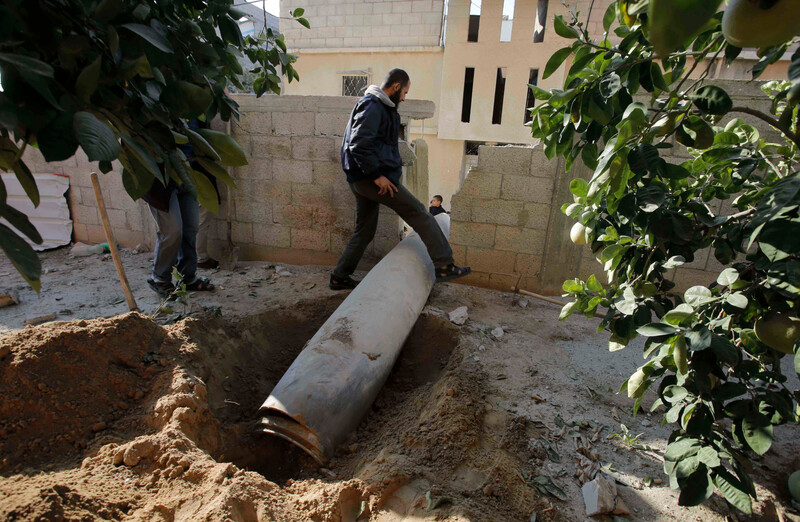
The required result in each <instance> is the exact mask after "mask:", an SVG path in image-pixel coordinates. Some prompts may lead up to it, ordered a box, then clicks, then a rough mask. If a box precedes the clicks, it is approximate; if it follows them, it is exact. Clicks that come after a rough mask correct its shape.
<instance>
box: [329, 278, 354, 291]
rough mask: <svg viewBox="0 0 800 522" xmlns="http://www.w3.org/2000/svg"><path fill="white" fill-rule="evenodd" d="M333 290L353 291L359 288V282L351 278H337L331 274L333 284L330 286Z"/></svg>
mask: <svg viewBox="0 0 800 522" xmlns="http://www.w3.org/2000/svg"><path fill="white" fill-rule="evenodd" d="M328 286H329V287H330V289H331V290H352V289H353V288H355V287H356V286H358V281H356V280H355V279H353V278H352V277H350V276H347V277H336V276H334V275H333V274H331V282H330V283H329V284H328Z"/></svg>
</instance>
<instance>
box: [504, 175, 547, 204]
mask: <svg viewBox="0 0 800 522" xmlns="http://www.w3.org/2000/svg"><path fill="white" fill-rule="evenodd" d="M500 197H501V198H502V199H508V200H515V201H527V202H531V203H550V202H551V200H552V198H553V180H551V179H546V178H534V177H530V176H513V175H510V174H506V175H504V176H503V184H502V191H501V194H500Z"/></svg>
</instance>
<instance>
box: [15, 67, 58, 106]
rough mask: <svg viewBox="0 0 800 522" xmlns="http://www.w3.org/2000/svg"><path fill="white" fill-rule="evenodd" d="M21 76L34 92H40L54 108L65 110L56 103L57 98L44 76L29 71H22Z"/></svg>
mask: <svg viewBox="0 0 800 522" xmlns="http://www.w3.org/2000/svg"><path fill="white" fill-rule="evenodd" d="M19 74H20V76H22V78H23V79H24V80H25V81H26V82H27V83H28V85H30V86H31V87H33V90H35V91H36V92H38V93H39V94H40V95H41V96H42V98H44V99H45V100H47V102H48V103H49V104H50V105H52V106H53V107H54V108H56V109H58V110H59V111H60V110H63V109H62V108H61V105H59V104H58V102H57V101H56V98H55V96H53V92H52V91H51V90H50V84H49V82H48V80H46V79H45V78H44V77H43V76H37V75H35V74H33V73H31V72H29V71H27V70H24V69H23V70H20V71H19Z"/></svg>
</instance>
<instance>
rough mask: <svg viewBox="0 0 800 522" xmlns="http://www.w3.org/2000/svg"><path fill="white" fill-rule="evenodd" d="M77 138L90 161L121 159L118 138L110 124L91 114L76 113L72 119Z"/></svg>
mask: <svg viewBox="0 0 800 522" xmlns="http://www.w3.org/2000/svg"><path fill="white" fill-rule="evenodd" d="M72 125H73V128H74V130H75V137H76V138H77V139H78V143H80V145H81V148H83V150H84V152H86V156H87V157H88V158H89V161H113V160H115V159H117V158H118V157H119V153H120V146H119V141H117V136H116V135H115V134H114V131H112V130H111V128H110V127H109V126H108V124H106V123H104V122H102V121H100V120H98V119H97V117H95V115H94V114H92V113H91V112H83V111H82V112H76V113H75V116H73V118H72Z"/></svg>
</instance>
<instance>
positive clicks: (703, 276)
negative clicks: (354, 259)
mask: <svg viewBox="0 0 800 522" xmlns="http://www.w3.org/2000/svg"><path fill="white" fill-rule="evenodd" d="M715 84H717V85H719V86H721V87H723V88H724V89H725V90H726V91H727V92H728V93H729V94H730V95H731V98H732V99H733V103H734V106H745V107H751V108H755V109H757V110H761V111H763V112H764V113H769V101H768V100H767V99H766V98H765V97H764V96H762V94H761V91H760V84H759V83H751V82H742V81H733V80H723V81H719V80H718V81H716V82H715ZM736 117H741V118H742V119H744V120H745V121H746V122H747V123H750V124H751V125H753V126H755V127H756V128H757V129H758V131H759V133H760V135H761V137H762V138H764V139H766V140H767V141H771V142H777V143H780V142H781V139H780V137H779V135H778V133H777V132H776V131H775V130H774V129H772V128H771V127H769V126H768V125H767V124H765V123H764V122H762V121H761V120H758V119H755V118H754V117H752V116H749V115H747V114H740V113H736V114H730V115H728V116H726V118H724V119H723V121H722V122H720V125H721V126H724V125H725V124H726V123H727V122H728V121H729V120H730V119H731V118H736ZM661 153H662V157H664V159H666V160H667V161H669V162H673V163H682V162H683V161H685V160H687V159H689V158H690V156H689V154H688V151H687V150H686V148H685V147H683V146H682V145H680V144H677V143H674V147H673V148H671V149H662V150H661ZM591 174H592V173H591V172H590V171H589V170H588V169H586V168H585V167H583V166H582V165H575V166H573V169H572V171H570V172H569V173H564V172H563V166H562V164H561V163H560V162H559V161H557V160H548V159H547V158H546V156H545V155H544V152H543V151H542V148H541V147H539V146H534V147H522V146H506V147H492V146H482V147H480V148H479V153H478V163H477V166H476V167H473V168H472V169H471V170H470V171H469V173H468V175H467V177H466V179H465V180H464V182H463V184H462V186H461V189H460V190H459V192H458V193H456V194H455V195H454V196H453V198H452V205H451V207H452V210H451V219H452V224H451V243H452V245H453V251H454V254H455V257H456V262H458V263H463V264H467V265H470V266H471V267H472V270H473V273H472V274H471V275H470V276H469V277H468V278H465V279H464V282H466V283H467V284H473V285H476V286H483V287H489V288H496V289H498V290H509V289H510V288H511V287H512V286H513V285H514V284H515V283H516V281H517V279H520V286H521V288H523V289H527V290H531V291H538V292H540V293H545V294H560V293H561V284H562V283H563V281H565V280H567V279H572V278H575V277H580V278H581V279H583V280H586V279H587V278H588V277H589V276H590V275H591V274H595V275H596V277H597V278H598V279H599V280H600V281H601V282H604V281H605V280H606V279H605V273H604V272H603V271H602V266H601V265H600V264H599V263H598V261H597V260H596V259H595V257H594V255H592V253H591V250H590V249H589V248H587V247H578V246H576V245H573V244H572V243H571V242H570V240H569V229H570V228H571V226H572V224H573V223H574V221H573V220H572V219H569V218H567V217H566V216H564V215H563V214H562V213H561V210H560V209H561V206H562V205H563V204H564V203H570V202H572V196H571V194H570V193H569V189H568V187H569V182H570V180H572V179H574V178H576V177H583V178H586V179H588V178H589V177H591ZM732 199H733V198H731V199H729V200H726V201H716V202H714V205H715V206H714V207H713V208H712V210H713V211H714V212H715V213H716V214H717V215H729V214H733V213H735V212H737V211H738V210H737V209H734V208H733V207H732V205H731V201H732ZM723 268H724V267H723V265H722V264H721V263H720V262H719V261H717V259H716V258H715V257H714V254H713V252H712V251H711V249H704V250H701V251H698V252H697V253H696V256H695V259H694V260H692V262H690V263H687V264H685V265H683V266H681V267H679V268H677V269H675V270H672V271H671V272H670V274H669V277H670V279H672V280H673V281H674V282H675V283H676V288H675V290H674V291H676V292H682V291H684V290H686V289H687V288H689V287H691V286H694V285H708V284H710V283H712V282H713V281H715V280H716V278H717V276H718V275H719V273H720V272H721V271H722V270H723Z"/></svg>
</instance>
